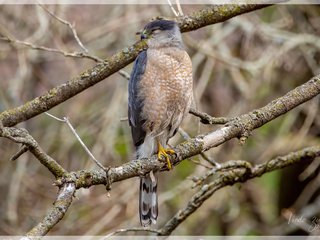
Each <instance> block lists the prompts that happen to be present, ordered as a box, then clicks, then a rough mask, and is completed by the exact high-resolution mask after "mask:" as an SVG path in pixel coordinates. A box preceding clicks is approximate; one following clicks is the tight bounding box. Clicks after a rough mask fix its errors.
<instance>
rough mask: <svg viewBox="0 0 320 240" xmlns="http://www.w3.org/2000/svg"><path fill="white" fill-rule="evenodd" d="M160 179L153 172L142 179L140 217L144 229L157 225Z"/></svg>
mask: <svg viewBox="0 0 320 240" xmlns="http://www.w3.org/2000/svg"><path fill="white" fill-rule="evenodd" d="M157 182H158V178H157V176H155V174H154V173H153V172H151V173H150V174H147V175H146V176H143V177H141V178H140V194H139V216H140V223H141V225H142V226H143V227H147V226H149V225H150V224H151V223H153V224H156V222H157V217H158V196H157V185H158V183H157Z"/></svg>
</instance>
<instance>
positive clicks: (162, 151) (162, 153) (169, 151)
mask: <svg viewBox="0 0 320 240" xmlns="http://www.w3.org/2000/svg"><path fill="white" fill-rule="evenodd" d="M174 153H175V152H174V151H173V150H172V149H165V148H164V147H162V145H161V144H160V143H159V142H158V159H159V160H161V159H162V156H163V157H165V159H166V161H167V166H168V169H169V170H171V169H172V165H171V162H170V159H169V155H168V154H174Z"/></svg>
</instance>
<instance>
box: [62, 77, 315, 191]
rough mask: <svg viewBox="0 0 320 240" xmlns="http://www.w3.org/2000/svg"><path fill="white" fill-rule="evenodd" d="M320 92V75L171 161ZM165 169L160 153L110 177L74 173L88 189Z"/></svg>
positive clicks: (246, 131) (240, 133) (179, 149)
mask: <svg viewBox="0 0 320 240" xmlns="http://www.w3.org/2000/svg"><path fill="white" fill-rule="evenodd" d="M318 94H320V75H318V76H316V77H314V78H312V79H311V80H309V81H308V82H306V83H304V84H302V85H301V86H299V87H297V88H295V89H293V90H291V91H290V92H288V93H287V94H286V95H284V96H282V97H280V98H278V99H276V100H273V101H272V102H271V103H269V104H267V105H266V106H264V107H262V108H259V109H256V110H254V111H252V112H250V113H247V114H243V115H241V116H239V117H237V118H234V120H232V121H231V122H229V123H228V124H227V125H225V126H223V127H222V128H220V129H218V130H216V131H213V132H211V133H208V134H206V135H204V136H198V137H196V138H192V139H190V140H188V141H185V142H183V143H181V144H179V145H178V146H176V148H175V149H174V150H175V152H176V154H177V157H171V161H172V163H173V164H174V165H177V164H178V163H180V162H181V161H183V160H184V159H187V158H189V157H192V156H195V155H197V154H199V153H201V152H204V151H206V150H208V149H210V148H212V147H216V146H218V145H221V144H222V143H224V142H226V141H228V140H230V139H232V138H236V137H238V138H239V137H244V138H245V137H248V136H249V135H250V134H251V131H252V130H254V129H256V128H258V127H260V126H262V125H264V124H266V123H267V122H270V121H271V120H273V119H275V118H277V117H279V116H281V115H282V114H284V113H286V112H288V111H290V110H291V109H293V108H295V107H297V106H298V105H300V104H302V103H304V102H306V101H308V100H310V99H311V98H313V97H315V96H317V95H318ZM163 170H167V168H166V164H165V163H163V162H159V161H158V158H157V156H153V157H151V158H150V161H144V160H135V161H131V162H128V163H125V164H123V165H122V166H120V167H114V168H110V170H109V172H108V177H107V176H106V173H105V172H104V171H99V170H91V171H79V172H74V173H72V175H73V177H74V179H75V181H76V187H77V188H82V187H84V188H86V187H90V186H92V185H98V184H108V185H109V184H111V183H113V182H117V181H122V180H124V179H127V178H132V177H136V176H141V175H145V174H147V173H149V172H150V171H163ZM58 184H59V183H58ZM60 184H62V183H60Z"/></svg>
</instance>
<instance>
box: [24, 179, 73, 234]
mask: <svg viewBox="0 0 320 240" xmlns="http://www.w3.org/2000/svg"><path fill="white" fill-rule="evenodd" d="M75 191H76V187H75V184H74V183H65V184H64V185H63V186H61V188H60V189H59V193H58V197H57V199H56V201H55V202H54V204H53V207H52V208H51V209H50V210H49V213H48V214H47V215H46V216H45V217H44V219H43V220H42V221H41V222H40V223H39V224H38V225H37V226H35V227H34V228H32V229H31V230H30V231H29V232H28V233H27V234H26V236H27V237H28V238H29V239H38V238H40V237H39V236H44V235H46V234H47V233H48V232H49V231H50V230H51V229H52V228H53V227H54V226H55V225H56V224H57V223H58V222H59V221H60V220H61V219H62V218H63V217H64V215H65V214H66V212H67V210H68V208H69V206H70V204H71V203H72V200H73V195H74V193H75Z"/></svg>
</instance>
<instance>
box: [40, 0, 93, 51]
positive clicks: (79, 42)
mask: <svg viewBox="0 0 320 240" xmlns="http://www.w3.org/2000/svg"><path fill="white" fill-rule="evenodd" d="M38 5H39V6H40V7H41V8H42V9H43V10H45V11H46V12H47V13H48V14H49V15H50V16H51V17H53V18H55V19H57V20H58V21H59V22H61V23H62V24H64V25H66V26H68V27H69V28H70V29H71V31H72V34H73V36H74V38H75V39H76V41H77V43H78V44H79V46H80V47H81V48H82V49H83V51H85V53H89V51H88V49H87V48H86V47H85V46H84V45H83V44H82V42H81V40H80V38H79V36H78V34H77V31H76V29H75V28H74V25H72V24H71V23H70V22H68V21H66V20H64V19H62V18H60V17H58V16H56V15H55V14H53V13H52V12H50V11H49V10H48V9H47V8H46V7H44V6H43V5H42V4H40V3H39V2H38Z"/></svg>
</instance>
